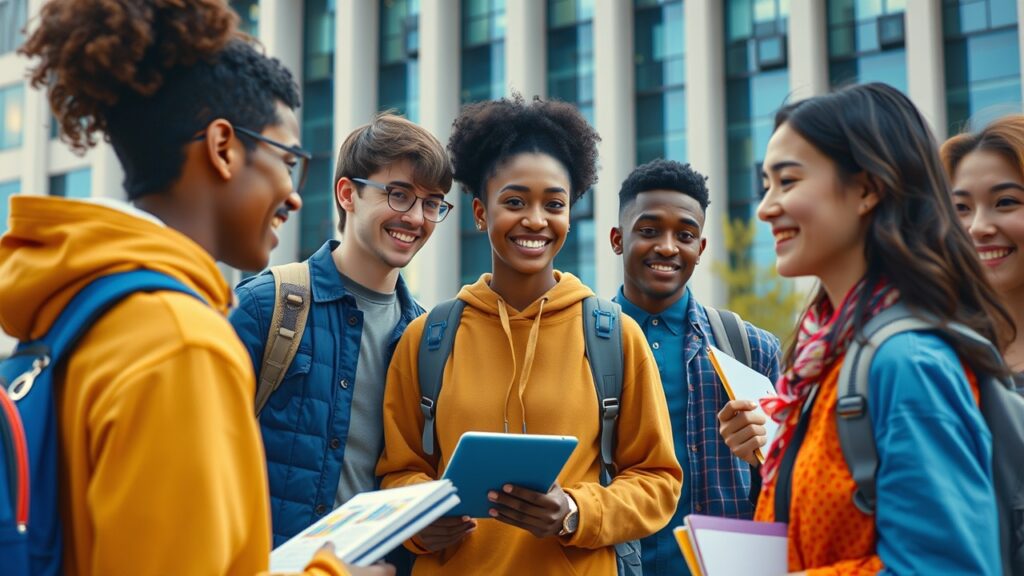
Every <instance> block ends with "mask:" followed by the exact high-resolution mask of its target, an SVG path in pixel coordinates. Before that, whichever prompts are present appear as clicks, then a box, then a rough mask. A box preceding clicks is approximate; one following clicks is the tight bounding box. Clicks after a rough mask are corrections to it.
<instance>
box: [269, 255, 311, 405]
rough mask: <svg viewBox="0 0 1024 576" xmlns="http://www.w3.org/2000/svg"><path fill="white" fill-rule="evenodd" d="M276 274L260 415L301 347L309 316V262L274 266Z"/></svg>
mask: <svg viewBox="0 0 1024 576" xmlns="http://www.w3.org/2000/svg"><path fill="white" fill-rule="evenodd" d="M270 272H271V274H273V275H274V313H273V316H272V317H271V320H270V330H269V331H268V332H267V342H266V345H265V346H264V348H263V364H262V365H261V367H260V377H259V379H258V381H257V383H256V416H259V415H260V412H262V411H263V407H264V406H266V405H267V400H269V399H270V395H271V394H273V393H274V391H275V390H277V387H278V386H280V385H281V381H282V380H284V374H285V372H286V371H287V370H288V366H290V365H291V363H292V360H294V359H295V354H296V353H297V352H298V351H299V342H300V341H301V340H302V333H303V332H304V331H305V330H306V320H307V319H308V318H309V307H310V300H312V299H311V298H310V295H309V266H308V265H307V263H306V262H293V263H291V264H285V265H283V266H274V267H272V268H271V269H270Z"/></svg>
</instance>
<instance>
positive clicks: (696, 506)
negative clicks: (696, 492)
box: [693, 504, 704, 512]
mask: <svg viewBox="0 0 1024 576" xmlns="http://www.w3.org/2000/svg"><path fill="white" fill-rule="evenodd" d="M693 509H694V510H696V511H697V512H700V511H702V510H703V509H704V508H703V507H702V506H701V505H700V504H694V505H693Z"/></svg>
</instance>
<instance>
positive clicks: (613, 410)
mask: <svg viewBox="0 0 1024 576" xmlns="http://www.w3.org/2000/svg"><path fill="white" fill-rule="evenodd" d="M601 414H602V415H603V417H604V418H605V419H607V420H615V419H616V418H618V417H619V399H618V398H605V399H604V400H601Z"/></svg>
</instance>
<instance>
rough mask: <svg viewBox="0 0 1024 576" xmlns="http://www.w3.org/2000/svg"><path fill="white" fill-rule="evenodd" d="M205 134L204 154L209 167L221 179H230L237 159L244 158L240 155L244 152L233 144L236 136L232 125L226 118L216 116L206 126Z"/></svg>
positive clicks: (236, 138)
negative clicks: (216, 117)
mask: <svg viewBox="0 0 1024 576" xmlns="http://www.w3.org/2000/svg"><path fill="white" fill-rule="evenodd" d="M205 136H206V138H205V139H204V142H206V156H207V158H208V159H209V161H210V165H211V167H212V168H213V170H214V172H216V173H217V175H218V176H220V177H221V178H222V179H224V180H225V181H227V180H230V179H231V176H232V174H233V173H234V170H235V167H236V165H237V163H238V161H239V160H244V159H243V158H241V157H240V156H241V154H244V152H241V153H240V152H239V151H238V147H237V146H235V143H236V142H237V141H238V137H237V136H236V135H235V129H234V127H233V126H231V123H230V122H228V121H227V120H225V119H223V118H218V119H216V120H214V121H213V122H210V124H209V125H208V126H207V127H206V134H205ZM239 144H240V142H239ZM243 150H244V149H243Z"/></svg>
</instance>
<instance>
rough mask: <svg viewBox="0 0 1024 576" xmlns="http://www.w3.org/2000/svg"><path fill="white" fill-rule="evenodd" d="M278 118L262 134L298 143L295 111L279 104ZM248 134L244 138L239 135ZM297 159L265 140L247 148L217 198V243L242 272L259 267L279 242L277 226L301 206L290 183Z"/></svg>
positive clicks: (219, 255)
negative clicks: (241, 160) (236, 169)
mask: <svg viewBox="0 0 1024 576" xmlns="http://www.w3.org/2000/svg"><path fill="white" fill-rule="evenodd" d="M277 118H278V119H279V122H278V123H276V124H273V125H271V126H267V127H266V128H265V129H264V130H263V131H262V133H261V135H263V136H265V137H267V138H269V139H271V140H273V141H275V142H279V143H281V144H284V145H286V146H294V147H297V146H299V122H298V120H297V119H296V117H295V112H293V111H292V110H291V109H290V108H288V107H287V106H285V105H284V104H281V103H278V105H277ZM239 137H240V138H245V136H241V135H240V136H239ZM297 160H298V159H297V158H295V157H294V156H293V155H292V154H290V153H289V152H287V151H285V150H282V149H280V148H277V147H276V146H272V145H270V144H268V143H266V142H258V143H257V144H256V146H255V148H253V149H252V150H247V151H246V157H245V164H244V166H243V167H242V169H241V171H240V172H239V175H238V177H237V178H232V179H231V182H230V186H229V187H228V189H227V190H226V191H225V193H223V194H219V195H218V196H217V201H218V203H219V205H220V206H219V209H218V213H219V216H218V227H217V231H218V232H217V233H218V235H219V237H218V243H217V245H218V246H220V247H221V254H218V257H219V258H220V259H221V260H223V261H224V262H226V263H228V264H230V265H231V266H234V267H236V268H239V269H242V270H260V269H262V268H264V267H265V266H266V265H267V262H268V261H269V260H270V252H271V250H273V249H274V248H275V247H276V246H277V244H278V237H277V229H278V228H280V227H281V224H283V223H284V222H285V220H287V219H288V215H289V213H290V212H293V211H296V210H298V209H299V208H301V207H302V200H301V199H300V198H299V195H298V194H297V193H296V192H295V190H294V189H293V186H292V179H291V169H292V166H294V165H295V163H296V161H297Z"/></svg>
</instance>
